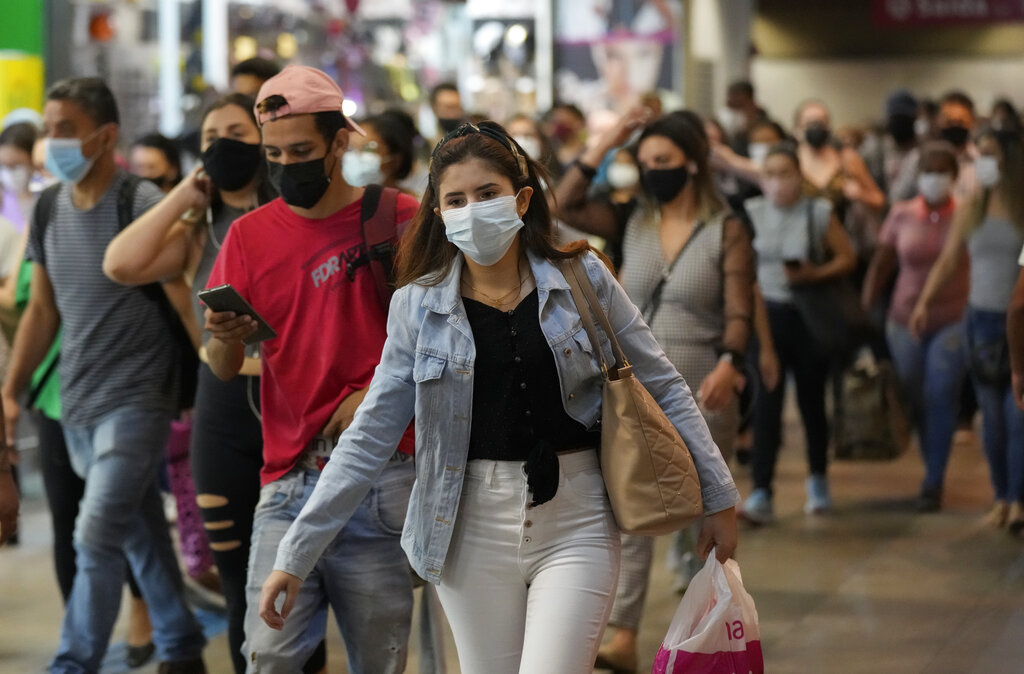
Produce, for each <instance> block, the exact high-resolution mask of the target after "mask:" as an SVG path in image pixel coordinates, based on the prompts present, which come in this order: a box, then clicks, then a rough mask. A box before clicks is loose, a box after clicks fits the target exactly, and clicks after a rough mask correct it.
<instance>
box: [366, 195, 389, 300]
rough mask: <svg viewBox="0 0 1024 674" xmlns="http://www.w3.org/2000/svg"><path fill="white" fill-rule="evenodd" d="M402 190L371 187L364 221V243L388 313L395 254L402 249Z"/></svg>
mask: <svg viewBox="0 0 1024 674" xmlns="http://www.w3.org/2000/svg"><path fill="white" fill-rule="evenodd" d="M397 217H398V190H397V189H395V188H393V187H381V186H380V185H367V186H366V190H365V192H364V193H363V202H362V206H361V219H362V227H363V243H364V244H365V245H366V254H367V256H368V257H369V261H370V271H371V272H373V282H374V284H375V285H376V287H377V296H378V298H379V299H380V303H381V305H382V306H383V307H384V310H385V311H386V310H387V309H388V308H389V307H390V305H391V295H393V294H394V292H395V251H396V249H397V248H398V223H397V222H396V219H397Z"/></svg>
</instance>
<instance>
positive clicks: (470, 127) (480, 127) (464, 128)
mask: <svg viewBox="0 0 1024 674" xmlns="http://www.w3.org/2000/svg"><path fill="white" fill-rule="evenodd" d="M472 133H479V134H481V135H483V136H487V137H488V138H491V139H493V140H496V141H498V142H499V143H501V144H502V145H504V146H505V147H506V148H507V149H508V151H509V152H511V153H512V156H513V157H515V160H516V165H517V166H518V167H519V175H520V177H522V178H526V177H528V176H529V175H530V172H529V171H528V170H527V165H526V156H525V155H523V153H522V152H520V151H519V148H518V147H516V144H515V143H514V142H513V141H512V140H511V139H510V138H509V137H508V136H507V135H506V134H505V133H504V132H502V131H500V130H498V129H496V128H495V127H494V126H493V123H492V122H481V123H480V124H473V123H471V122H466V123H465V124H461V125H459V126H458V127H457V128H455V129H454V130H452V131H450V132H448V133H447V134H445V136H444V138H442V139H441V140H439V141H438V142H437V145H435V146H434V151H433V152H431V153H430V161H431V163H433V161H434V157H435V156H437V152H438V150H440V149H441V148H442V147H444V145H445V144H446V143H448V141H450V140H452V139H454V138H461V137H463V136H468V135H470V134H472ZM428 170H429V167H428Z"/></svg>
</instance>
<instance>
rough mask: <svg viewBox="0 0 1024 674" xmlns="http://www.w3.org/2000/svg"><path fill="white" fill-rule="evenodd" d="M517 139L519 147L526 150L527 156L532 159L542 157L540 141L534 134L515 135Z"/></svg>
mask: <svg viewBox="0 0 1024 674" xmlns="http://www.w3.org/2000/svg"><path fill="white" fill-rule="evenodd" d="M513 138H514V139H515V141H516V142H517V143H519V147H521V148H523V150H524V151H525V152H526V156H527V157H529V158H531V159H540V155H541V149H540V141H539V140H537V139H536V138H534V137H533V136H513Z"/></svg>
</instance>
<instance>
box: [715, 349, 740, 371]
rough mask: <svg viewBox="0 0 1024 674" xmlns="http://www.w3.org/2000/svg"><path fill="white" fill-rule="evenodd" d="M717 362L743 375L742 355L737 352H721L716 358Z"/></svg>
mask: <svg viewBox="0 0 1024 674" xmlns="http://www.w3.org/2000/svg"><path fill="white" fill-rule="evenodd" d="M718 362H719V363H729V365H732V367H733V369H734V370H736V371H737V372H739V373H740V374H742V373H743V354H742V353H740V352H739V351H722V353H721V354H720V355H719V356H718Z"/></svg>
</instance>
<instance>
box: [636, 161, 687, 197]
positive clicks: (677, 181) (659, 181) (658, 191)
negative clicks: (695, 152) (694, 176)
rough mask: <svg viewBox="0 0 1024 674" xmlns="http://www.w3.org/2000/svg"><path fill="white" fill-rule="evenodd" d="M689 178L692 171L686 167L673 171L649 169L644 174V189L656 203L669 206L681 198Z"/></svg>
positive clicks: (673, 169)
mask: <svg viewBox="0 0 1024 674" xmlns="http://www.w3.org/2000/svg"><path fill="white" fill-rule="evenodd" d="M689 178H690V171H689V170H688V169H687V168H686V167H685V166H680V167H679V168H672V169H648V170H646V171H644V173H643V180H644V187H646V188H647V191H648V193H650V195H651V196H652V197H654V199H655V201H657V202H658V203H662V204H667V203H668V202H670V201H672V200H673V199H675V198H676V197H677V196H679V193H680V192H682V191H683V188H684V187H686V181H687V180H689Z"/></svg>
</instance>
